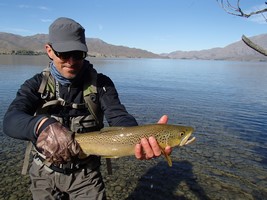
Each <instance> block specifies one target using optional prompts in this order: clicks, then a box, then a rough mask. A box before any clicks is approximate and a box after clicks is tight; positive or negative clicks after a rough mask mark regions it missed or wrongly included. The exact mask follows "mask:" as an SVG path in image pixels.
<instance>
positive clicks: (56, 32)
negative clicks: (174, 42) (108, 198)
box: [3, 18, 171, 199]
mask: <svg viewBox="0 0 267 200" xmlns="http://www.w3.org/2000/svg"><path fill="white" fill-rule="evenodd" d="M45 49H46V52H47V55H48V56H49V58H50V59H51V60H52V62H50V64H49V68H48V69H46V70H44V72H42V73H40V74H37V75H35V76H34V77H32V78H31V79H29V80H27V81H25V83H24V84H23V85H22V86H21V88H20V89H19V90H18V92H17V96H16V98H15V99H14V101H13V102H12V103H11V105H10V107H9V109H8V110H7V112H6V114H5V117H4V122H3V125H4V132H5V133H6V134H7V135H9V136H10V137H13V138H17V139H21V140H28V141H31V142H32V143H33V145H34V147H35V149H36V154H35V155H34V159H33V163H32V166H31V168H30V178H31V187H30V189H31V192H32V195H33V199H62V197H60V195H62V194H63V193H65V194H68V198H69V199H105V189H104V183H103V180H102V177H101V174H100V171H99V167H100V158H99V157H98V156H94V155H91V156H89V157H87V158H85V159H80V158H79V155H80V153H81V149H80V146H79V145H78V143H77V141H76V140H75V135H74V132H79V133H83V132H89V131H96V130H100V129H101V128H103V126H104V125H103V116H105V118H106V119H107V122H108V123H109V125H110V126H136V125H137V122H136V120H135V119H134V117H133V116H131V115H130V114H129V113H128V112H127V111H126V109H125V107H124V106H123V105H122V104H121V103H120V100H119V98H118V93H117V91H116V88H115V86H114V84H113V82H112V81H111V80H110V79H109V78H108V77H107V76H105V75H103V74H98V73H97V72H96V71H95V69H93V67H92V65H91V64H90V62H89V61H87V60H85V57H86V55H87V51H88V49H87V46H86V41H85V30H84V28H83V27H82V26H81V25H80V24H79V23H77V22H76V21H74V20H72V19H69V18H58V19H57V20H55V21H54V22H53V23H52V24H51V25H50V27H49V42H48V43H47V44H46V45H45ZM159 123H167V116H163V117H162V118H161V119H160V121H159ZM165 151H166V153H167V154H170V153H171V148H170V147H167V148H166V149H165ZM160 154H161V150H160V147H159V146H158V144H157V141H156V140H155V138H153V137H151V138H148V139H146V138H143V139H141V141H140V144H136V147H135V156H136V158H137V159H150V158H153V157H157V156H160Z"/></svg>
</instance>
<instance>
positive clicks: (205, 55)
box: [161, 34, 267, 61]
mask: <svg viewBox="0 0 267 200" xmlns="http://www.w3.org/2000/svg"><path fill="white" fill-rule="evenodd" d="M240 38H241V36H240ZM250 40H252V41H253V42H254V43H256V44H258V45H260V46H261V47H263V48H265V49H267V34H262V35H257V36H254V37H250ZM161 55H162V56H168V57H169V58H173V59H205V60H240V61H267V57H266V56H263V55H261V54H260V53H258V52H256V51H255V50H253V49H251V48H250V47H248V46H247V45H246V44H245V43H244V42H243V41H241V40H240V41H238V42H235V43H232V44H230V45H228V46H226V47H224V48H212V49H207V50H201V51H174V52H171V53H169V54H161Z"/></svg>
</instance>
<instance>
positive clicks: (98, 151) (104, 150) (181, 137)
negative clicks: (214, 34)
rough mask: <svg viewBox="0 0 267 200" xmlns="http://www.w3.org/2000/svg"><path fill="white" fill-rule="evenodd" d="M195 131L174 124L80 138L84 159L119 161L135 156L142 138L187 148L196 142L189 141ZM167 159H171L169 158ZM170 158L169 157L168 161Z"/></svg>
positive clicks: (111, 130) (105, 131)
mask: <svg viewBox="0 0 267 200" xmlns="http://www.w3.org/2000/svg"><path fill="white" fill-rule="evenodd" d="M193 131H194V129H193V128H192V127H189V126H179V125H171V124H146V125H140V126H133V127H110V128H106V129H105V128H104V129H102V130H101V131H96V132H89V133H83V134H76V135H75V139H76V140H77V142H78V143H79V145H80V147H81V149H82V151H83V153H84V155H83V156H84V157H86V156H88V155H98V156H102V157H106V158H118V157H123V156H130V155H134V148H135V145H136V144H138V143H140V140H141V138H149V137H150V136H153V137H155V139H156V140H157V142H158V144H159V146H160V147H161V148H162V149H164V148H165V147H166V146H171V147H175V146H183V145H185V144H189V143H191V142H193V141H194V140H195V138H192V139H191V141H188V140H189V138H190V136H191V134H192V133H193ZM165 156H167V155H165ZM166 158H167V157H166Z"/></svg>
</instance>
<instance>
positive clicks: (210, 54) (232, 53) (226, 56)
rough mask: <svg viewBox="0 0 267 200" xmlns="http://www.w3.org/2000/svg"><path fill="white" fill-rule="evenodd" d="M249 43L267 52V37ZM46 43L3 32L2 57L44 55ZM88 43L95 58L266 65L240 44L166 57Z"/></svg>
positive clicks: (263, 58)
mask: <svg viewBox="0 0 267 200" xmlns="http://www.w3.org/2000/svg"><path fill="white" fill-rule="evenodd" d="M240 38H241V36H240ZM250 39H251V40H252V41H253V42H255V43H256V44H258V45H260V46H262V47H263V48H266V49H267V34H261V35H257V36H254V37H250ZM47 41H48V35H47V34H36V35H33V36H20V35H15V34H12V33H4V32H0V54H10V53H12V52H13V53H14V52H16V51H21V50H23V51H34V52H39V53H45V52H44V44H45V43H46V42H47ZM86 42H87V45H88V49H89V52H88V53H89V55H90V56H93V57H115V58H117V57H122V58H172V59H201V60H240V61H267V57H266V56H263V55H261V54H259V53H258V52H256V51H254V50H252V49H251V48H249V47H248V46H247V45H245V44H244V42H243V41H241V40H240V41H238V42H235V43H232V44H229V45H227V46H226V47H224V48H212V49H206V50H201V51H174V52H171V53H164V54H155V53H152V52H149V51H146V50H142V49H137V48H129V47H126V46H117V45H112V44H108V43H106V42H104V41H103V40H101V39H98V38H87V39H86Z"/></svg>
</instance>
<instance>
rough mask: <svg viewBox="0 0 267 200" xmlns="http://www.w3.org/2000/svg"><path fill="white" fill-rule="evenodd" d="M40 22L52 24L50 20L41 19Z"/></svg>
mask: <svg viewBox="0 0 267 200" xmlns="http://www.w3.org/2000/svg"><path fill="white" fill-rule="evenodd" d="M41 22H44V23H47V22H52V20H51V19H41Z"/></svg>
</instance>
